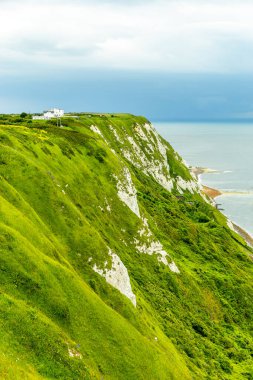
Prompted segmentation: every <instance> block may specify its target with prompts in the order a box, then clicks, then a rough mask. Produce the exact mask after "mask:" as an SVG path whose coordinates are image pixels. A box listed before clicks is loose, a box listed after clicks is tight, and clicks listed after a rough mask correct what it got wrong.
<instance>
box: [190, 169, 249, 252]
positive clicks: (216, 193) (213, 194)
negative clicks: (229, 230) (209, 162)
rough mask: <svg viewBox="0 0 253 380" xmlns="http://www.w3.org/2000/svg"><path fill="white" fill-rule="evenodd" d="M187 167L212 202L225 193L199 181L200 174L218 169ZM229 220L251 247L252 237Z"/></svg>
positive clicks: (214, 171) (215, 171) (216, 171)
mask: <svg viewBox="0 0 253 380" xmlns="http://www.w3.org/2000/svg"><path fill="white" fill-rule="evenodd" d="M189 169H190V172H191V173H192V174H193V175H194V176H195V177H196V178H197V179H198V181H199V183H200V184H201V185H202V192H203V194H205V195H207V196H208V197H209V198H211V199H212V200H213V201H214V203H215V198H216V197H219V196H220V195H223V194H226V193H225V192H222V191H220V190H218V189H214V188H212V187H208V186H205V185H203V184H202V182H201V178H200V176H201V174H204V173H218V172H219V171H218V170H214V169H209V168H201V167H190V168H189ZM223 215H224V216H225V217H226V215H225V214H223ZM226 218H227V217H226ZM227 220H228V221H229V219H228V218H227ZM230 222H231V224H232V227H233V230H234V231H235V232H236V233H237V234H238V235H240V236H241V237H242V238H243V239H244V240H245V242H246V243H247V244H248V245H249V246H250V247H252V248H253V237H252V236H251V235H250V234H249V233H248V232H247V231H245V230H244V229H243V228H242V227H240V226H238V225H237V224H236V223H234V222H233V221H230Z"/></svg>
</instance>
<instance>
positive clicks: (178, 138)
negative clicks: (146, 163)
mask: <svg viewBox="0 0 253 380" xmlns="http://www.w3.org/2000/svg"><path fill="white" fill-rule="evenodd" d="M153 125H154V126H155V128H156V130H157V131H158V133H159V134H160V135H161V136H162V137H164V138H165V139H166V140H167V141H168V142H169V143H170V144H171V145H172V146H173V148H174V149H175V150H176V151H177V152H178V153H179V154H180V155H181V157H183V159H184V160H185V161H186V162H187V164H188V165H190V166H197V167H202V168H207V169H212V170H213V171H212V172H209V173H204V174H201V176H200V179H201V182H202V184H204V185H206V186H209V187H212V188H215V189H219V190H221V191H222V192H224V194H222V195H221V196H219V197H217V198H216V199H215V201H216V202H217V203H219V204H220V206H219V207H220V208H222V209H224V211H222V212H223V213H224V214H225V215H226V216H227V217H229V219H231V220H232V221H233V222H235V223H236V224H238V225H239V226H240V227H242V228H243V229H245V231H247V232H248V233H249V234H250V235H251V236H253V123H251V124H250V123H200V122H197V123H179V122H177V123H172V122H153Z"/></svg>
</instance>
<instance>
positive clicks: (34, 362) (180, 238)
mask: <svg viewBox="0 0 253 380" xmlns="http://www.w3.org/2000/svg"><path fill="white" fill-rule="evenodd" d="M8 123H9V124H8ZM8 123H7V122H5V125H3V126H1V127H0V147H1V149H0V175H1V186H0V229H1V235H0V241H1V244H0V253H1V254H0V265H1V271H0V276H1V277H0V284H1V293H0V308H1V314H0V326H1V327H0V329H1V336H2V339H1V342H0V346H1V352H0V374H1V377H2V378H6V379H13V378H15V376H16V378H21V377H24V378H28V379H29V378H31V379H34V378H35V379H36V378H38V379H40V378H52V379H86V378H87V379H101V378H104V379H152V380H153V379H208V378H209V379H232V378H234V379H243V378H245V379H250V378H251V377H250V376H251V374H252V373H253V367H252V355H253V342H252V327H253V326H252V315H253V306H252V299H253V289H252V279H253V269H252V260H251V258H250V257H251V254H252V251H251V249H250V248H248V247H247V245H246V244H245V242H244V241H243V240H242V238H240V237H239V236H238V235H237V234H236V233H234V232H233V231H231V230H230V229H229V228H228V226H227V221H226V219H225V217H224V216H222V215H221V214H220V213H219V211H217V210H216V209H215V208H214V207H212V205H211V204H209V202H208V201H206V200H205V199H204V198H203V196H202V194H201V189H199V185H198V183H197V181H196V180H195V179H194V178H193V177H192V176H191V174H190V173H189V171H188V169H187V168H186V166H185V165H184V163H183V161H182V159H181V158H180V157H179V156H178V155H177V153H176V152H174V150H173V148H172V147H171V146H170V145H169V144H168V143H167V142H166V141H164V140H163V139H162V138H161V137H160V136H159V135H158V134H157V132H156V131H155V129H154V128H153V127H152V125H151V124H150V123H149V122H148V121H147V120H146V119H145V118H143V117H134V116H131V115H104V116H102V117H101V116H96V115H79V118H65V119H63V120H62V123H63V128H56V127H55V126H54V125H53V123H52V122H44V121H36V122H33V123H27V122H26V120H24V121H22V122H21V121H20V120H15V118H11V117H10V118H9V121H8ZM11 123H12V125H10V124H11Z"/></svg>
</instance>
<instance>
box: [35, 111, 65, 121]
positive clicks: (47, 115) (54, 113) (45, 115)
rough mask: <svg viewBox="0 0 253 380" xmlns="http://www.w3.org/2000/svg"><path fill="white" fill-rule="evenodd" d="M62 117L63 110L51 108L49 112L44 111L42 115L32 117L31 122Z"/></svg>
mask: <svg viewBox="0 0 253 380" xmlns="http://www.w3.org/2000/svg"><path fill="white" fill-rule="evenodd" d="M62 116H64V110H61V109H59V108H53V109H51V110H49V111H44V113H43V115H39V116H33V120H50V119H52V118H55V117H62Z"/></svg>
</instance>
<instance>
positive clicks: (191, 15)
mask: <svg viewBox="0 0 253 380" xmlns="http://www.w3.org/2000/svg"><path fill="white" fill-rule="evenodd" d="M252 14H253V2H252V1H251V0H240V1H239V0H230V1H227V0H219V1H218V0H217V1H216V0H210V1H206V0H182V1H181V0H167V1H164V0H145V1H144V0H93V1H89V0H71V1H65V0H50V1H49V0H40V1H37V0H22V2H21V1H17V0H0V18H1V23H0V113H1V112H21V111H26V112H39V111H42V110H44V109H45V108H49V107H52V106H59V107H63V108H65V109H66V111H94V112H96V111H98V112H107V111H108V112H130V113H135V114H144V115H146V116H147V117H149V118H151V119H156V120H159V119H161V120H162V119H168V120H170V119H171V120H226V119H228V120H230V119H231V120H237V119H245V120H248V119H251V118H252V117H253V23H252Z"/></svg>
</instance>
